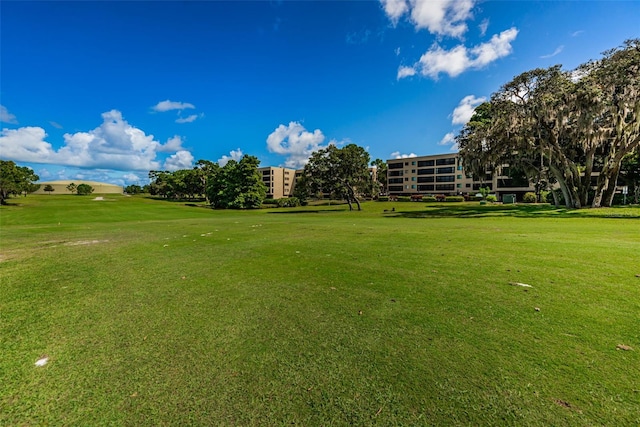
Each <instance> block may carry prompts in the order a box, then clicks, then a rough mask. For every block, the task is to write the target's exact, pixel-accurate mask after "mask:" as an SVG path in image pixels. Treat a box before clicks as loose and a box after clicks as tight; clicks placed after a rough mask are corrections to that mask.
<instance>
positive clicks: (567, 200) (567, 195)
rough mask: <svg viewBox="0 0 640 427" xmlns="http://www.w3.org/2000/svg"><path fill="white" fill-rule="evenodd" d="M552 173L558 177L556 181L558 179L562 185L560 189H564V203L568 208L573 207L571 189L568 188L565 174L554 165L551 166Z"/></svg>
mask: <svg viewBox="0 0 640 427" xmlns="http://www.w3.org/2000/svg"><path fill="white" fill-rule="evenodd" d="M549 169H550V170H551V173H553V175H554V176H555V177H556V181H558V185H560V191H562V196H563V197H564V205H565V207H566V208H568V209H571V208H572V207H573V202H572V200H571V194H570V192H569V189H568V188H567V182H566V181H565V178H564V175H563V174H562V172H560V170H559V169H558V168H557V167H556V166H553V165H550V166H549Z"/></svg>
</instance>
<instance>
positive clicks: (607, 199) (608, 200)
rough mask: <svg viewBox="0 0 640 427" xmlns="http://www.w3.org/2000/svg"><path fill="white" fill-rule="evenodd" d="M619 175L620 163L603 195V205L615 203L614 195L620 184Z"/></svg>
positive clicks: (608, 205)
mask: <svg viewBox="0 0 640 427" xmlns="http://www.w3.org/2000/svg"><path fill="white" fill-rule="evenodd" d="M618 175H620V163H618V164H617V165H616V168H615V171H614V172H613V173H612V174H611V178H610V179H609V185H607V188H606V189H605V191H604V194H603V196H602V206H607V207H610V206H612V205H613V196H614V195H615V194H616V186H617V184H618Z"/></svg>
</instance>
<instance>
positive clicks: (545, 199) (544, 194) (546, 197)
mask: <svg viewBox="0 0 640 427" xmlns="http://www.w3.org/2000/svg"><path fill="white" fill-rule="evenodd" d="M549 197H551V202H553V196H552V195H551V191H547V190H541V191H540V201H541V202H543V203H544V202H549Z"/></svg>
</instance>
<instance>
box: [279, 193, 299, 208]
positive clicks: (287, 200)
mask: <svg viewBox="0 0 640 427" xmlns="http://www.w3.org/2000/svg"><path fill="white" fill-rule="evenodd" d="M276 204H277V205H278V207H279V208H295V207H296V206H300V199H298V198H297V197H293V196H292V197H283V198H281V199H276Z"/></svg>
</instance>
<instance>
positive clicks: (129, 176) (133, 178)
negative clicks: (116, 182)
mask: <svg viewBox="0 0 640 427" xmlns="http://www.w3.org/2000/svg"><path fill="white" fill-rule="evenodd" d="M122 179H123V181H124V182H129V183H134V184H137V183H139V182H142V181H148V180H149V179H148V178H147V177H146V176H145V177H142V176H139V175H136V174H135V173H126V174H124V175H122Z"/></svg>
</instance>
